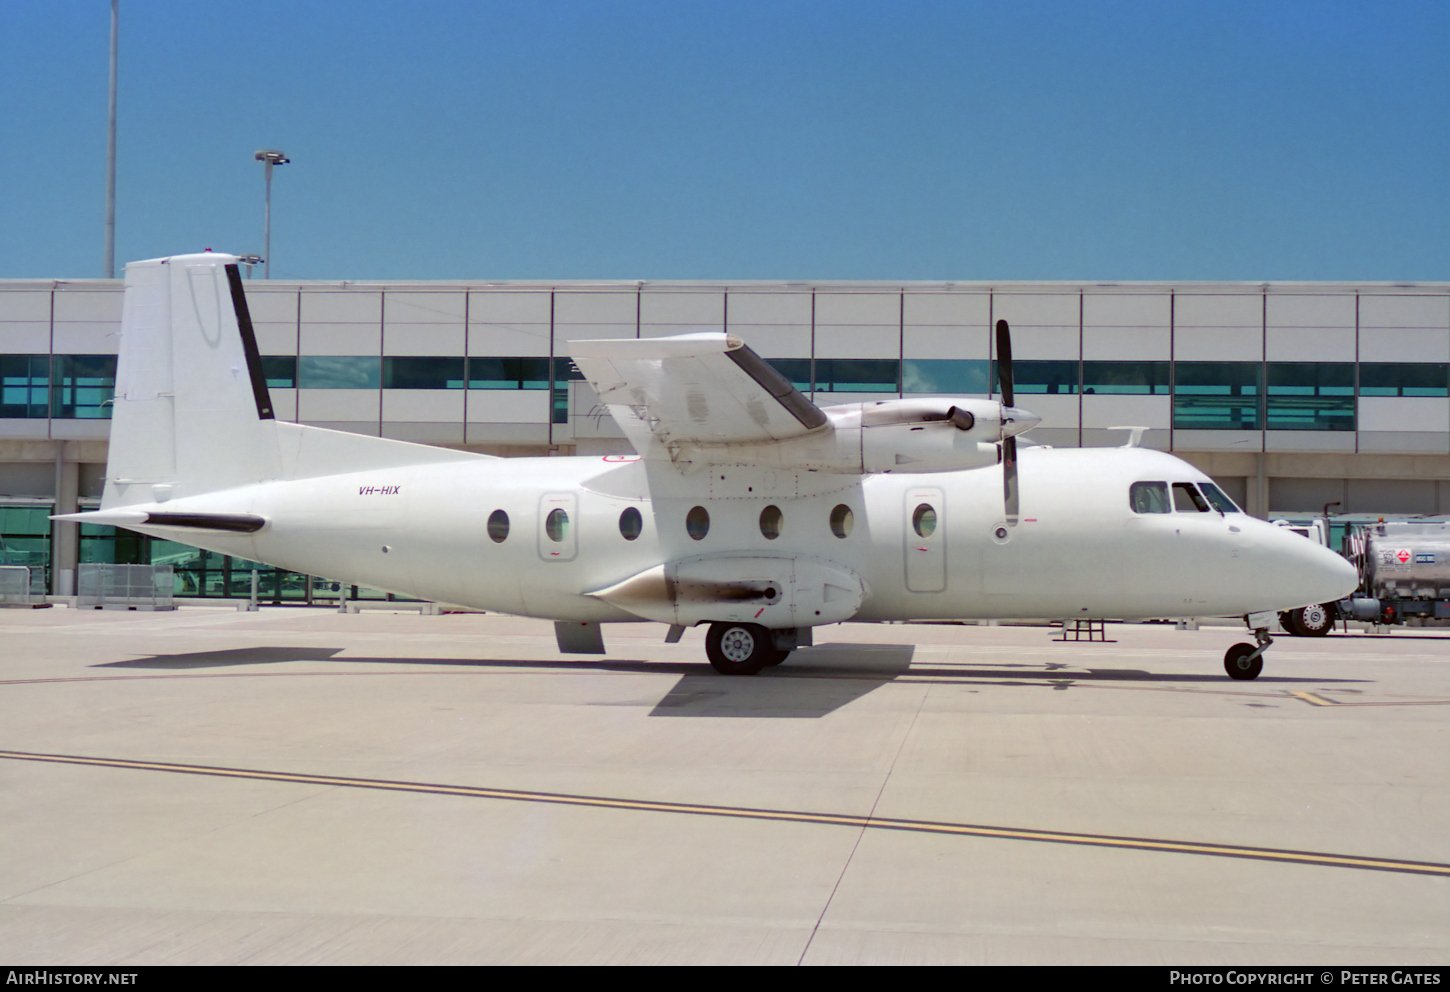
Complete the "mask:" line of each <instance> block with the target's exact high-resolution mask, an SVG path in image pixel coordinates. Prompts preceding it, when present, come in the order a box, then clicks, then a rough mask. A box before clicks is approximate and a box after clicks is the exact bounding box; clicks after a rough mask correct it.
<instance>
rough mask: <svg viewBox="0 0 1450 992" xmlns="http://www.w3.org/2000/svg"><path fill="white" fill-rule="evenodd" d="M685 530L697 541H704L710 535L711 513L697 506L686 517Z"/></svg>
mask: <svg viewBox="0 0 1450 992" xmlns="http://www.w3.org/2000/svg"><path fill="white" fill-rule="evenodd" d="M685 530H686V531H687V532H688V533H689V535H690V537H691V538H693V539H694V540H696V541H703V540H704V539H705V535H706V534H708V533H710V511H708V510H706V509H705V508H704V507H703V506H697V507H695V508H694V509H692V510H691V511H690V512H689V513H688V514H686V516H685Z"/></svg>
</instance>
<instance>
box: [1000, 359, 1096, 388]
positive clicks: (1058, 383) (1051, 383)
mask: <svg viewBox="0 0 1450 992" xmlns="http://www.w3.org/2000/svg"><path fill="white" fill-rule="evenodd" d="M1012 380H1013V386H1014V387H1015V391H1016V392H1018V393H1046V394H1048V395H1063V394H1069V395H1071V394H1076V393H1077V391H1078V373H1077V362H1076V361H1075V360H1073V359H1067V360H1064V361H1026V362H1023V361H1014V362H1013V363H1012ZM1001 391H1002V380H1001V378H1000V375H999V373H998V369H997V363H996V362H995V361H993V362H992V392H994V393H1000V392H1001Z"/></svg>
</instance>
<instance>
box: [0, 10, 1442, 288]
mask: <svg viewBox="0 0 1450 992" xmlns="http://www.w3.org/2000/svg"><path fill="white" fill-rule="evenodd" d="M121 8H122V9H121V69H120V81H121V96H120V142H119V146H120V166H119V182H118V207H117V258H118V262H124V261H125V260H127V259H134V258H146V257H153V256H157V255H166V254H174V253H178V252H185V251H193V250H198V249H201V248H205V247H212V248H215V249H217V250H229V251H237V252H251V251H260V250H261V241H262V169H261V166H260V165H258V164H257V163H255V162H253V161H252V152H253V151H254V150H255V149H257V148H261V147H277V148H281V149H283V150H285V151H286V152H287V153H288V154H289V155H290V156H291V157H292V159H293V164H291V165H287V166H283V167H281V168H280V169H279V170H278V172H277V177H276V185H275V187H274V223H273V259H274V267H273V275H274V277H283V278H318V279H344V278H345V279H454V278H467V279H534V278H537V279H588V278H603V279H636V278H638V279H692V278H710V279H741V280H744V279H888V280H914V279H932V280H935V279H963V280H975V279H1085V280H1128V279H1169V280H1193V279H1251V280H1259V279H1355V280H1359V279H1366V280H1444V279H1450V241H1447V230H1450V128H1447V126H1446V125H1447V122H1450V57H1447V52H1450V4H1445V3H1443V2H1437V3H1413V2H1373V3H1372V2H1336V0H1314V2H1304V3H1300V2H1272V0H1259V2H1248V3H1237V2H1231V0H1213V2H1202V3H1200V2H1188V0H1181V2H1178V0H1173V2H1170V0H1159V2H1129V0H1122V2H1114V0H1091V2H1088V0H1082V2H1071V3H1069V2H1032V0H1011V2H1001V3H973V2H966V0H960V2H941V3H938V2H924V0H923V2H884V0H878V2H874V3H860V2H852V0H770V2H761V3H757V2H754V0H731V2H728V3H725V2H720V3H704V2H688V0H676V2H668V3H664V2H660V3H656V2H625V0H619V2H607V0H596V2H576V0H530V2H519V3H488V2H479V0H470V2H444V0H416V2H413V3H408V4H399V3H396V2H387V3H384V2H366V0H364V2H350V3H346V4H344V3H308V2H298V0H290V2H281V0H248V2H247V3H241V4H219V3H203V2H199V0H192V2H185V3H183V2H175V0H122V2H121ZM108 32H109V4H108V3H107V0H84V2H82V0H0V124H3V137H0V278H13V277H47V278H48V277H56V278H73V277H88V276H97V275H100V274H101V265H102V221H103V213H104V192H105V189H104V187H105V158H104V155H105V124H106V118H105V113H106V71H107V66H106V52H107V43H108Z"/></svg>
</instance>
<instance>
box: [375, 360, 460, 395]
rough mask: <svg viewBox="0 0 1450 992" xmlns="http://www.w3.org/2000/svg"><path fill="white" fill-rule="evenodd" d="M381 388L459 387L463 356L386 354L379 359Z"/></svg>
mask: <svg viewBox="0 0 1450 992" xmlns="http://www.w3.org/2000/svg"><path fill="white" fill-rule="evenodd" d="M383 388H384V389H462V388H463V359H461V358H437V357H432V356H428V357H417V358H414V357H404V356H389V357H387V358H384V359H383Z"/></svg>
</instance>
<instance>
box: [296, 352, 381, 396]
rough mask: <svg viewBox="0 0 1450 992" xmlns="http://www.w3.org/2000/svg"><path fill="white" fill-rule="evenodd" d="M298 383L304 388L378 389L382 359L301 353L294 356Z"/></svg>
mask: <svg viewBox="0 0 1450 992" xmlns="http://www.w3.org/2000/svg"><path fill="white" fill-rule="evenodd" d="M297 384H298V385H299V386H301V387H302V388H303V389H377V388H379V387H380V386H381V385H382V361H381V359H378V358H376V357H374V356H354V355H303V356H302V357H301V358H299V359H297Z"/></svg>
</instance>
